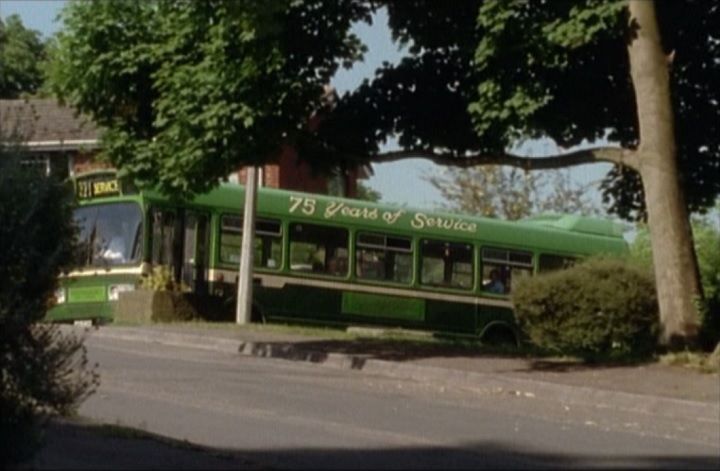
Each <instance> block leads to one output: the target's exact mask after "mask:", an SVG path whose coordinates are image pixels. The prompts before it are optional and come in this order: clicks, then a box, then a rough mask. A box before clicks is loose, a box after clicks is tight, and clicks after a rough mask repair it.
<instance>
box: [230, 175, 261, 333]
mask: <svg viewBox="0 0 720 471" xmlns="http://www.w3.org/2000/svg"><path fill="white" fill-rule="evenodd" d="M246 170H247V171H246V175H247V179H246V181H245V210H244V211H243V232H242V245H241V247H240V273H239V278H238V291H237V306H236V308H235V322H236V323H237V324H249V323H250V317H251V314H252V297H253V255H254V250H253V239H254V237H255V207H256V204H255V201H256V200H257V168H256V167H255V166H251V167H248V168H247V169H246Z"/></svg>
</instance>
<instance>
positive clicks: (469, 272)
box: [420, 239, 474, 289]
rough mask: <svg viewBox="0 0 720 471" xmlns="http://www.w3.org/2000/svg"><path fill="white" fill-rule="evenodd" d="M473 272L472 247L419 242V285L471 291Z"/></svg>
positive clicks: (450, 243)
mask: <svg viewBox="0 0 720 471" xmlns="http://www.w3.org/2000/svg"><path fill="white" fill-rule="evenodd" d="M473 271H474V269H473V247H472V245H469V244H460V243H454V242H444V241H438V240H427V239H424V240H423V241H422V242H421V247H420V283H421V284H423V285H428V286H437V287H446V288H460V289H471V288H472V286H473Z"/></svg>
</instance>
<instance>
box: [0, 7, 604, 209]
mask: <svg viewBox="0 0 720 471" xmlns="http://www.w3.org/2000/svg"><path fill="white" fill-rule="evenodd" d="M64 4H65V1H64V0H0V16H2V17H3V18H5V17H7V16H9V15H11V14H18V15H20V17H21V18H22V21H23V24H24V25H25V26H26V27H28V28H32V29H35V30H38V31H39V32H40V33H42V35H43V36H44V37H48V36H50V35H52V34H53V33H55V32H56V31H57V30H58V29H60V24H59V23H57V22H56V21H55V19H56V17H57V15H58V13H59V12H60V10H61V9H62V7H63V5H64ZM353 31H354V32H355V33H356V34H357V35H358V36H359V37H360V39H361V40H362V41H363V42H364V43H365V44H366V45H367V46H368V52H367V53H366V54H365V58H364V61H363V62H362V63H357V64H355V65H354V67H353V68H351V69H349V70H345V69H340V70H339V71H338V73H337V74H336V76H335V77H334V79H333V81H332V85H333V86H334V87H335V89H336V90H337V92H338V93H339V94H341V95H342V94H343V93H345V92H347V91H351V90H353V89H355V88H356V87H357V86H358V85H360V83H362V81H363V79H365V78H372V76H373V72H374V71H375V69H376V68H377V67H378V66H379V65H380V64H381V63H382V62H383V61H388V62H390V63H396V62H398V61H399V60H400V59H401V58H402V57H403V53H404V51H403V50H402V49H401V48H400V47H399V46H398V45H397V44H394V43H393V42H392V38H391V36H390V30H389V29H388V26H387V15H386V13H385V11H384V10H381V11H380V12H379V13H378V14H376V15H375V17H374V20H373V24H372V25H368V24H365V23H358V24H357V25H355V26H354V27H353ZM389 148H390V146H387V147H385V149H381V150H387V149H389ZM518 151H519V152H521V153H523V154H525V155H532V156H542V155H546V154H552V153H556V152H558V149H557V147H556V146H555V144H554V142H552V141H550V140H544V141H533V142H528V143H524V144H523V145H522V146H520V147H519V148H518ZM610 167H611V166H610V165H609V164H589V165H582V166H579V167H576V168H574V169H572V170H571V175H572V176H573V178H575V179H576V180H578V182H581V183H583V184H585V183H588V182H595V181H599V180H600V179H601V178H602V176H603V175H604V174H605V173H606V172H607V171H608V170H609V168H610ZM373 170H374V175H373V176H371V177H370V178H369V179H368V180H367V181H366V184H367V185H368V186H369V187H370V188H372V189H374V190H377V191H378V192H380V194H381V195H382V201H383V202H386V203H395V204H400V205H406V206H409V207H415V208H420V209H435V208H438V207H440V206H441V205H442V203H443V198H442V196H441V195H440V192H439V191H438V190H437V189H435V188H434V187H433V186H432V185H430V184H429V183H428V182H427V181H425V179H424V178H423V177H425V176H429V175H436V174H439V173H440V172H442V167H440V166H437V165H435V164H433V163H431V162H430V161H428V160H426V159H405V160H403V161H400V162H393V163H385V164H373Z"/></svg>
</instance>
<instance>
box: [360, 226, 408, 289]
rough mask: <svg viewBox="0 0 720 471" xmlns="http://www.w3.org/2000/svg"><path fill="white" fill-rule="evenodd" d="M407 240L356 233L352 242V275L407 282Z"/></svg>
mask: <svg viewBox="0 0 720 471" xmlns="http://www.w3.org/2000/svg"><path fill="white" fill-rule="evenodd" d="M411 247H412V244H411V240H410V239H406V238H404V237H394V236H389V235H384V234H371V233H367V232H364V233H359V234H358V237H357V242H356V246H355V248H356V262H357V268H356V275H357V277H358V278H360V279H363V280H377V281H394V282H397V283H406V284H407V283H410V281H411V279H412V249H411Z"/></svg>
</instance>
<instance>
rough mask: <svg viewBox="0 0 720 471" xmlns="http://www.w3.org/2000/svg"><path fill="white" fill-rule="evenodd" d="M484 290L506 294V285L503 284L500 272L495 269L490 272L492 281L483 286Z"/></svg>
mask: <svg viewBox="0 0 720 471" xmlns="http://www.w3.org/2000/svg"><path fill="white" fill-rule="evenodd" d="M483 290H484V291H487V292H489V293H496V294H504V293H505V284H504V283H503V281H502V279H501V277H500V272H499V271H498V270H497V269H495V268H493V269H492V270H490V281H488V282H487V283H485V284H484V285H483Z"/></svg>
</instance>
